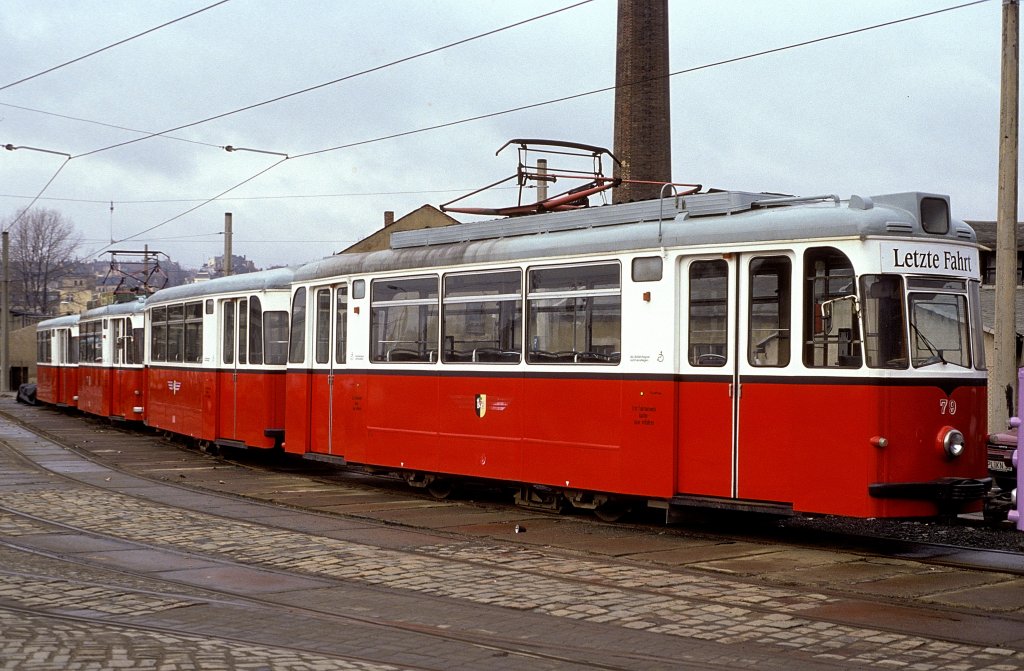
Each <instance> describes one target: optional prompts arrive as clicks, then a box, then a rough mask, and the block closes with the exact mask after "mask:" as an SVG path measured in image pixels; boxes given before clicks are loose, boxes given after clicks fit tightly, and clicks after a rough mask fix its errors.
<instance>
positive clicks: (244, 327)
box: [238, 298, 249, 363]
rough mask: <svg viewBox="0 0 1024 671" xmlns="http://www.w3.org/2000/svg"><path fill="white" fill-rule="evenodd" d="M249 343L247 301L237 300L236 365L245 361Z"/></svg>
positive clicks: (243, 299)
mask: <svg viewBox="0 0 1024 671" xmlns="http://www.w3.org/2000/svg"><path fill="white" fill-rule="evenodd" d="M248 341H249V301H248V300H246V299H245V298H241V299H239V300H238V363H245V362H246V361H247V358H246V352H248V347H247V343H248Z"/></svg>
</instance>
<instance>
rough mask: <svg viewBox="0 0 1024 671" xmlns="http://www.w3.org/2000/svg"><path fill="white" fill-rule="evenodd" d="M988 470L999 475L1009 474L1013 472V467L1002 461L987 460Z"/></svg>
mask: <svg viewBox="0 0 1024 671" xmlns="http://www.w3.org/2000/svg"><path fill="white" fill-rule="evenodd" d="M988 470H990V471H999V472H1000V473H1009V472H1010V471H1012V470H1013V467H1012V466H1010V465H1009V464H1007V463H1006V462H1003V461H992V460H991V459H989V460H988Z"/></svg>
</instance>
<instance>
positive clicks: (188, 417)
mask: <svg viewBox="0 0 1024 671" xmlns="http://www.w3.org/2000/svg"><path fill="white" fill-rule="evenodd" d="M216 384H217V381H216V372H215V371H212V370H208V369H203V368H199V367H184V366H183V367H180V368H179V367H169V366H164V367H157V366H151V367H150V368H149V374H148V376H147V380H146V423H147V424H148V425H149V426H151V427H153V428H156V429H162V430H164V431H170V432H172V433H177V434H180V435H183V436H189V437H191V438H195V439H197V440H214V439H215V438H216V415H215V413H214V403H215V400H216Z"/></svg>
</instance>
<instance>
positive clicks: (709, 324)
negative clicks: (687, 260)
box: [688, 260, 729, 366]
mask: <svg viewBox="0 0 1024 671" xmlns="http://www.w3.org/2000/svg"><path fill="white" fill-rule="evenodd" d="M689 279H690V309H689V325H688V330H689V339H688V357H689V360H690V365H691V366H724V365H725V364H726V363H728V361H729V350H728V347H727V337H728V328H729V321H728V320H729V264H728V263H726V262H725V261H720V260H715V261H695V262H693V263H692V264H691V265H690V278H689Z"/></svg>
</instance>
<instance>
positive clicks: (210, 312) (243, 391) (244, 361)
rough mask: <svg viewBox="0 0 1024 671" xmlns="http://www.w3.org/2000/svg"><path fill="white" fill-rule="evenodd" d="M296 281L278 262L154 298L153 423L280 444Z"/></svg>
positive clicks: (149, 397) (230, 439)
mask: <svg viewBox="0 0 1024 671" xmlns="http://www.w3.org/2000/svg"><path fill="white" fill-rule="evenodd" d="M291 279H292V271H291V270H290V269H287V268H278V269H273V270H266V271H261V272H256V273H247V274H244V275H234V276H229V277H223V278H218V279H214V280H210V281H208V282H202V283H198V284H189V285H184V286H177V287H170V288H167V289H161V290H160V291H157V292H156V293H154V294H153V295H152V296H150V297H149V299H148V300H147V301H146V308H145V314H146V338H147V342H148V347H147V350H146V365H147V368H148V373H147V387H146V413H145V418H146V423H147V424H148V425H149V426H151V427H154V428H156V429H161V430H164V431H168V432H171V433H175V434H180V435H185V436H189V437H191V438H194V439H196V440H197V441H199V442H200V443H209V444H214V445H220V446H227V447H240V448H249V447H251V448H273V447H276V446H279V445H280V443H281V442H282V439H283V435H284V425H285V417H284V415H285V397H284V384H285V378H284V372H285V361H286V357H287V347H288V314H289V303H288V300H289V296H290V294H291V292H290V288H291V284H290V283H291Z"/></svg>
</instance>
